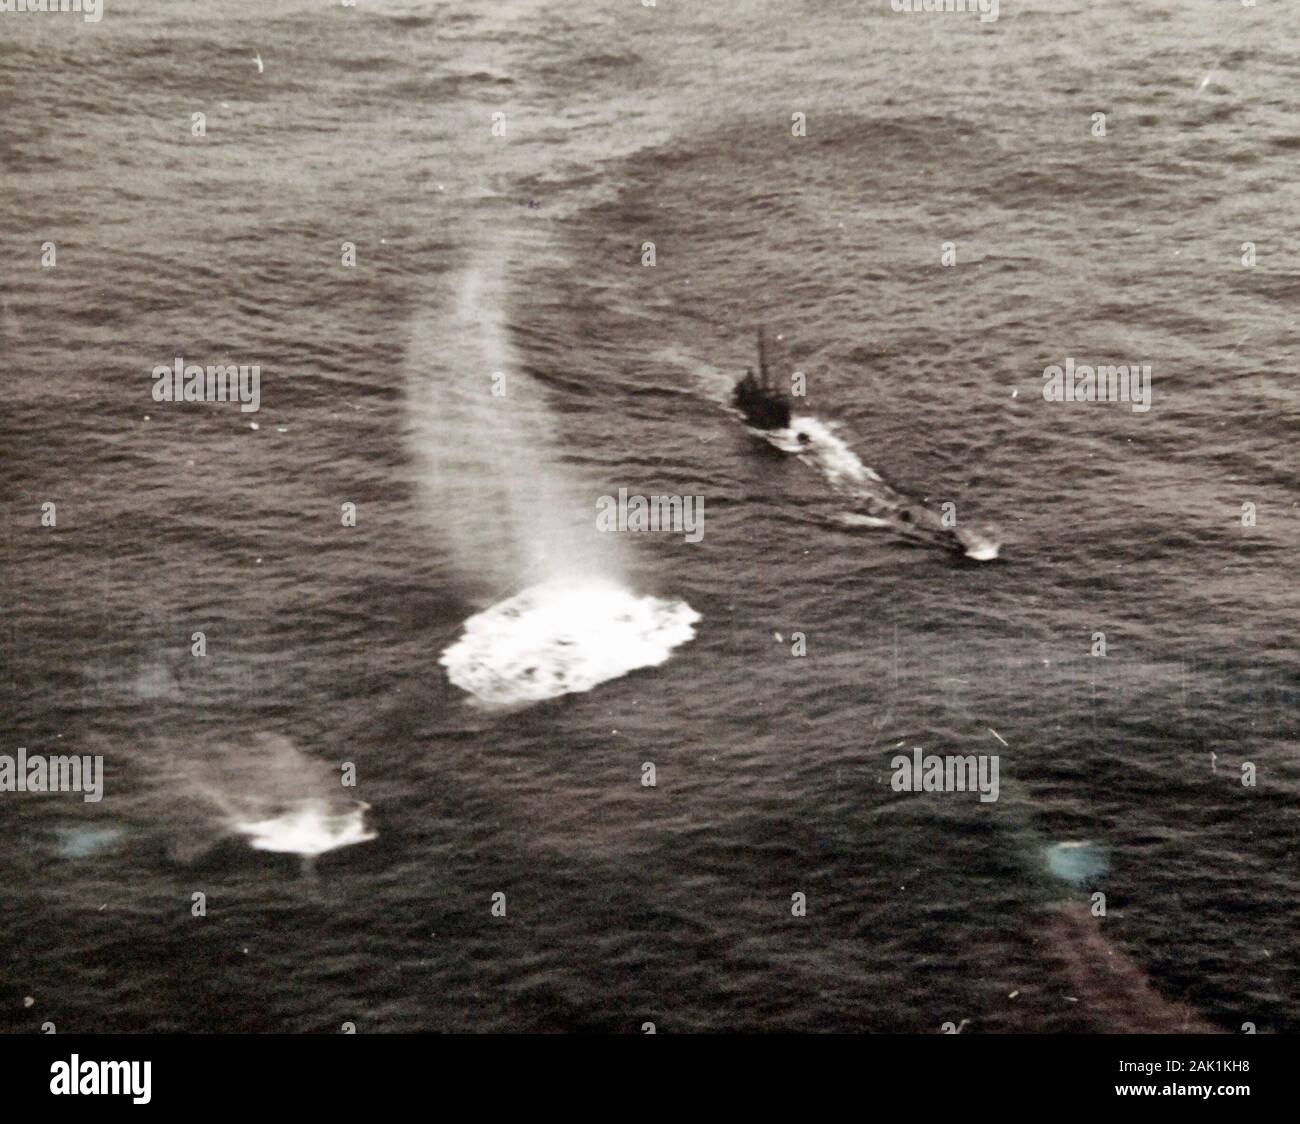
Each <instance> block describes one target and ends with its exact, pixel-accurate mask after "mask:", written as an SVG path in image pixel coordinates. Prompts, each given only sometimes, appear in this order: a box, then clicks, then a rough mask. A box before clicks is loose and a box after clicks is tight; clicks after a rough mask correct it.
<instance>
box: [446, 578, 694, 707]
mask: <svg viewBox="0 0 1300 1124" xmlns="http://www.w3.org/2000/svg"><path fill="white" fill-rule="evenodd" d="M699 619H700V615H699V613H697V612H696V611H695V610H694V609H692V608H691V607H690V606H689V605H688V604H686V602H685V601H665V600H661V599H660V598H657V597H638V596H636V595H635V594H633V593H629V592H628V591H627V590H625V589H621V588H619V587H618V586H616V585H607V584H595V585H591V584H586V585H571V584H566V583H559V582H548V583H544V584H542V585H535V586H531V587H529V588H528V589H525V590H524V591H523V592H522V593H518V594H516V595H515V596H514V597H511V598H509V599H507V600H505V601H502V602H500V603H499V604H497V605H493V606H492V607H491V608H490V609H485V610H484V611H483V612H481V613H477V614H475V615H474V616H472V617H470V618H469V620H467V621H466V622H465V635H464V636H462V637H461V638H460V639H459V640H457V641H456V643H454V644H452V645H451V647H449V648H448V649H447V650H446V651H445V652H443V653H442V658H441V659H440V660H439V662H440V663H441V664H442V666H443V667H445V668H446V669H447V678H448V679H450V680H451V681H452V683H454V684H455V685H456V686H457V687H459V688H461V690H463V691H468V692H469V693H470V694H471V695H473V696H474V698H475V699H477V700H478V701H479V702H481V703H484V704H486V705H489V706H515V705H519V704H525V703H534V702H540V701H542V700H543V699H553V698H557V697H558V696H560V695H568V694H577V693H581V692H583V691H590V690H591V689H592V688H593V687H596V686H599V685H600V684H601V683H606V682H608V681H609V680H611V679H618V678H619V677H620V676H623V675H626V674H627V673H628V672H630V671H635V670H636V669H637V668H642V667H657V666H658V665H660V664H662V663H664V662H665V661H666V660H667V659H668V658H669V656H671V655H672V652H673V649H674V648H676V647H678V646H679V645H681V644H685V643H686V641H688V640H690V639H691V638H692V637H693V636H694V635H695V628H694V625H695V622H696V621H698V620H699Z"/></svg>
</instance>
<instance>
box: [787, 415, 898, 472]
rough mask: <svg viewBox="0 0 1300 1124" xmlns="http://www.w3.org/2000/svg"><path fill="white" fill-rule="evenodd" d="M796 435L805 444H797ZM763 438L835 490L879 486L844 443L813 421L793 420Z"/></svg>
mask: <svg viewBox="0 0 1300 1124" xmlns="http://www.w3.org/2000/svg"><path fill="white" fill-rule="evenodd" d="M800 435H802V436H803V437H805V438H807V440H806V441H801V440H800V439H799V438H800ZM767 438H768V440H769V441H771V443H772V444H773V445H775V446H776V447H777V448H778V449H780V450H781V451H782V452H783V453H794V454H795V455H796V456H798V457H799V459H800V460H802V461H804V462H805V463H807V464H809V465H811V466H812V467H813V468H815V469H817V471H818V472H820V473H821V474H822V475H823V476H825V477H826V479H827V480H828V481H829V482H830V483H831V484H832V485H834V486H835V487H843V486H844V485H847V484H879V483H880V482H881V480H880V477H879V476H877V475H876V474H875V473H874V472H873V471H872V470H871V469H869V468H868V467H867V466H866V465H865V464H863V463H862V460H861V459H860V458H859V457H858V455H857V453H855V452H854V451H853V450H852V449H851V448H849V446H848V443H847V442H845V441H844V439H843V438H841V437H840V436H839V435H838V434H837V433H836V432H835V431H834V430H833V429H832V428H831V427H830V426H829V425H827V424H826V423H825V422H824V421H820V420H819V419H817V418H810V417H793V418H791V419H790V424H789V425H788V426H787V427H786V428H785V429H777V430H773V431H772V432H771V433H769V434H767Z"/></svg>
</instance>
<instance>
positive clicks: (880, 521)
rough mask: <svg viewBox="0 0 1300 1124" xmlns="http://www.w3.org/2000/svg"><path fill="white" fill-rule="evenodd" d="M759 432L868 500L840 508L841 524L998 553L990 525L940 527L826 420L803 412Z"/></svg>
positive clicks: (969, 552) (976, 555)
mask: <svg viewBox="0 0 1300 1124" xmlns="http://www.w3.org/2000/svg"><path fill="white" fill-rule="evenodd" d="M763 436H764V437H765V438H766V440H767V441H768V442H769V443H770V444H772V445H774V446H775V447H776V448H778V449H780V450H781V451H782V452H783V453H791V454H793V455H795V456H797V457H798V458H799V459H800V460H801V461H803V463H804V464H806V465H808V466H809V467H810V468H812V469H814V470H815V471H817V472H819V473H821V475H822V476H823V477H824V478H825V479H826V481H827V483H829V484H830V485H831V487H833V488H835V489H837V490H839V491H841V492H844V493H846V494H848V495H850V496H852V497H853V499H854V500H855V501H857V502H859V503H862V504H864V505H865V506H866V508H867V510H866V511H865V512H861V511H852V512H843V513H841V515H840V517H839V519H840V522H842V523H844V524H845V525H848V526H865V527H891V528H893V529H895V530H897V531H904V532H907V533H910V534H917V533H919V534H921V536H922V537H924V538H926V539H930V540H935V539H940V540H944V539H949V537H950V541H953V542H955V543H956V544H958V545H959V546H960V547H961V549H962V552H963V553H964V554H965V555H966V557H967V558H971V559H974V560H975V561H977V562H991V561H992V560H993V559H995V558H997V556H998V553H999V551H1000V549H1001V544H1000V543H999V542H998V540H997V539H996V538H995V537H994V535H993V532H992V530H991V529H990V528H980V527H966V526H963V527H961V528H957V527H953V528H951V529H945V528H943V526H942V524H940V523H939V521H938V519H937V518H936V517H935V516H934V515H933V514H932V513H930V512H929V511H927V510H926V509H924V508H922V507H921V506H920V505H919V504H916V503H914V502H913V501H912V500H910V499H908V498H907V497H906V496H904V495H903V494H902V493H901V492H899V491H897V490H896V489H894V488H892V487H890V486H889V485H888V484H886V483H885V482H884V481H883V480H882V479H881V478H880V477H879V476H878V475H877V474H876V473H875V472H874V471H873V470H872V469H870V468H868V467H867V466H866V465H865V464H863V463H862V460H861V459H860V458H859V457H858V455H857V454H856V453H855V452H854V451H853V450H852V449H851V448H850V447H849V445H848V443H847V442H845V441H844V440H843V439H842V438H841V437H840V436H839V435H838V434H837V433H836V432H835V430H834V428H833V427H832V426H831V425H828V424H827V423H826V422H823V421H821V420H819V419H818V418H813V417H807V416H799V417H792V418H791V419H790V424H789V426H787V427H786V428H785V429H777V430H772V431H770V432H764V433H763Z"/></svg>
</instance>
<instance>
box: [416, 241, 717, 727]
mask: <svg viewBox="0 0 1300 1124" xmlns="http://www.w3.org/2000/svg"><path fill="white" fill-rule="evenodd" d="M509 249H510V247H509V244H508V242H507V241H506V239H505V238H504V237H501V238H498V239H497V240H496V241H495V242H494V244H493V245H492V246H491V248H490V249H488V248H486V247H485V248H483V249H481V250H480V252H479V253H478V254H476V255H475V256H474V257H473V258H472V259H471V260H470V261H469V263H468V264H467V265H466V266H465V268H464V269H462V270H461V271H460V272H459V273H457V274H455V275H454V276H453V278H452V281H451V284H450V289H449V291H448V292H447V294H445V301H444V308H443V310H442V311H441V313H440V314H439V315H430V316H427V317H425V318H423V319H422V320H420V321H419V322H418V323H417V324H416V325H415V326H414V327H413V329H412V332H411V338H410V341H409V344H408V366H409V395H408V399H409V426H408V431H409V439H410V443H411V449H412V454H413V459H414V462H415V464H416V467H417V471H418V472H419V474H420V479H419V492H420V496H421V510H422V511H423V512H424V513H425V515H426V517H427V522H428V525H429V531H430V534H431V536H432V537H433V538H434V539H435V540H436V542H437V543H438V545H439V548H440V549H441V550H442V551H444V552H445V554H446V557H447V560H448V562H449V564H450V569H451V574H450V576H451V578H452V580H453V582H454V583H456V584H457V585H458V587H459V589H460V592H461V593H462V594H463V595H466V596H467V597H469V598H471V599H476V598H483V597H484V595H489V597H499V596H501V594H502V592H506V593H508V594H509V596H507V597H506V599H505V600H504V601H501V602H499V603H498V604H496V605H494V606H492V607H491V608H488V609H486V610H485V611H483V612H480V613H477V614H475V615H474V616H472V617H470V618H469V620H468V621H467V622H466V624H465V634H464V636H463V637H462V638H461V639H460V640H459V641H457V642H456V643H454V644H452V645H451V646H450V647H448V648H447V650H446V651H445V652H444V653H443V655H442V658H441V661H440V662H441V663H442V665H443V666H444V667H445V668H446V669H447V675H448V678H449V679H450V680H451V682H452V683H453V684H455V685H456V686H457V687H460V688H461V689H462V690H464V691H466V692H468V693H469V694H470V695H471V696H472V697H473V698H474V699H475V700H477V701H478V702H479V703H482V704H484V705H487V706H518V705H526V704H529V703H533V702H538V701H541V700H542V699H548V698H554V697H556V696H558V695H563V694H569V693H572V692H581V691H589V690H591V689H592V688H593V687H595V686H597V685H598V684H600V683H604V682H606V681H608V680H610V679H615V678H618V677H619V676H622V675H626V674H627V673H628V672H629V671H633V670H635V669H636V668H642V667H652V666H656V665H658V664H662V663H663V662H664V661H665V660H667V659H668V658H669V656H670V655H671V653H672V650H673V649H674V648H675V647H677V646H678V645H679V644H682V643H685V642H686V641H687V640H689V639H691V637H692V636H694V628H693V625H694V623H695V622H696V621H697V620H698V619H699V615H698V614H697V613H696V612H695V611H694V610H693V609H691V608H690V606H689V605H687V604H686V603H685V602H682V601H665V600H660V599H658V598H654V597H641V596H638V595H637V594H635V593H633V592H632V591H631V590H630V589H629V588H628V583H627V581H626V579H625V577H624V573H625V566H624V560H623V557H622V554H621V551H622V550H623V547H622V546H621V545H620V544H621V542H622V536H618V535H609V534H602V533H601V532H600V530H599V528H598V527H597V524H596V521H595V520H594V519H593V518H592V500H593V497H594V496H595V495H597V494H599V492H598V491H594V490H593V489H591V488H586V489H584V488H583V487H582V485H581V483H580V482H579V481H578V480H576V479H575V477H574V474H573V471H572V470H571V469H570V468H569V467H568V466H566V465H565V464H564V463H563V460H562V457H561V455H560V450H561V445H560V442H559V439H558V437H557V435H556V431H555V427H554V425H553V422H552V419H551V414H550V409H549V404H548V402H547V394H546V390H545V388H544V387H543V386H542V385H541V383H540V382H539V381H538V380H537V379H535V378H534V377H533V376H532V375H530V374H529V373H527V372H526V371H525V369H524V366H523V364H522V363H521V362H520V360H519V357H518V356H517V355H516V354H515V351H514V347H513V345H512V343H511V340H510V333H509V329H508V326H507V316H506V308H507V296H508V286H507V283H506V265H505V264H504V263H507V262H508V261H509ZM601 490H604V489H603V488H602V489H601ZM485 599H486V598H485Z"/></svg>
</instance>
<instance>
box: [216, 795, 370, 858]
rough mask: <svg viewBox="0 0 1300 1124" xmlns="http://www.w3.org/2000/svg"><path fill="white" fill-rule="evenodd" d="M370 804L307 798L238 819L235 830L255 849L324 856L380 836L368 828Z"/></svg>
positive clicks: (356, 801)
mask: <svg viewBox="0 0 1300 1124" xmlns="http://www.w3.org/2000/svg"><path fill="white" fill-rule="evenodd" d="M369 807H370V805H369V804H365V803H363V802H362V801H360V800H332V801H331V800H319V799H317V800H304V801H302V802H301V803H299V804H296V805H294V806H292V807H290V808H287V809H285V810H284V811H282V812H280V813H279V814H278V815H273V816H269V817H267V818H266V819H260V820H245V821H236V822H235V824H234V830H235V831H237V832H238V833H239V834H241V835H247V836H248V837H249V842H248V845H249V846H250V847H252V848H253V850H255V851H278V852H281V853H289V854H294V855H323V854H324V853H325V852H326V851H333V850H336V849H338V848H339V847H348V846H351V845H352V844H354V843H365V842H367V841H368V840H371V839H376V838H378V836H377V834H376V833H375V832H373V831H371V830H369V829H368V828H367V827H366V821H365V816H366V812H367V810H368V809H369Z"/></svg>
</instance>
